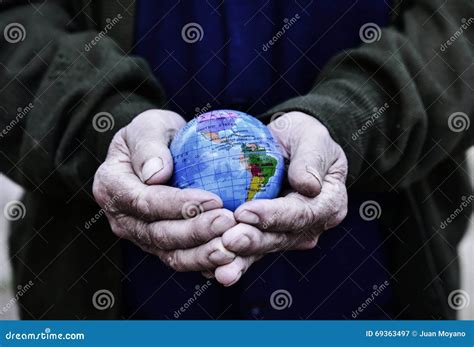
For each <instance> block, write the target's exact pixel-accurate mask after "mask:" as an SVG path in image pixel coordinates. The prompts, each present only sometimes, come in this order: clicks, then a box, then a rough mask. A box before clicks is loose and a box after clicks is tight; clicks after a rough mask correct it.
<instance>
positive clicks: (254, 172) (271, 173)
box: [170, 110, 284, 211]
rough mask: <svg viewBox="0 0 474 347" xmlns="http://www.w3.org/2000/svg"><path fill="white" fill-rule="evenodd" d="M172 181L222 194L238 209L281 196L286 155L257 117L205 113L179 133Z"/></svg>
mask: <svg viewBox="0 0 474 347" xmlns="http://www.w3.org/2000/svg"><path fill="white" fill-rule="evenodd" d="M170 150H171V153H172V155H173V161H174V174H173V179H172V184H173V185H174V186H176V187H178V188H183V189H184V188H199V189H204V190H207V191H210V192H213V193H215V194H217V195H218V196H219V197H220V198H221V199H222V201H223V203H224V207H225V208H227V209H229V210H231V211H234V210H235V209H236V208H237V207H239V206H240V205H241V204H243V203H244V202H246V201H250V200H254V199H271V198H275V197H276V196H278V193H279V191H280V187H281V182H282V179H283V175H284V159H283V156H282V155H281V151H280V148H279V145H278V143H277V142H276V141H275V139H274V138H273V136H272V134H271V132H270V131H269V130H268V128H267V127H266V126H265V125H264V124H263V123H262V122H260V121H259V120H258V119H256V118H254V117H252V116H250V115H248V114H246V113H243V112H240V111H234V110H216V111H211V112H207V113H204V114H202V115H199V116H197V117H195V118H194V119H193V120H191V121H190V122H188V124H186V126H185V127H184V128H182V129H181V130H180V131H179V132H178V133H177V134H176V136H175V137H174V139H173V141H172V143H171V146H170Z"/></svg>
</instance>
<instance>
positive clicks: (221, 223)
mask: <svg viewBox="0 0 474 347" xmlns="http://www.w3.org/2000/svg"><path fill="white" fill-rule="evenodd" d="M234 225H235V222H234V221H233V220H232V219H230V218H229V217H225V216H219V217H217V218H216V219H214V221H213V222H212V224H211V231H212V233H213V234H222V233H223V232H224V231H227V230H229V229H230V228H232V227H233V226H234Z"/></svg>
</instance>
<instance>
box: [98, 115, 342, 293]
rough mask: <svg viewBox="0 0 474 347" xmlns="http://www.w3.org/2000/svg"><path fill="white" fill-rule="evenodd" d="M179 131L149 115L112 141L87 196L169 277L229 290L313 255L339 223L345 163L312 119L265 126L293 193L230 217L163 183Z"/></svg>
mask: <svg viewBox="0 0 474 347" xmlns="http://www.w3.org/2000/svg"><path fill="white" fill-rule="evenodd" d="M184 124H185V121H184V120H183V119H182V118H181V117H180V116H179V115H178V114H176V113H173V112H169V111H163V110H148V111H146V112H143V113H142V114H140V115H138V116H137V117H136V118H135V119H134V120H133V122H132V123H130V124H129V125H128V126H126V127H125V128H123V129H121V130H120V131H119V132H118V133H117V134H116V136H115V137H114V139H113V141H112V143H111V145H110V148H109V153H108V155H107V158H106V160H105V162H104V163H103V164H102V165H101V166H100V168H99V169H98V171H97V173H96V176H95V180H94V186H93V192H94V196H95V199H96V200H97V202H98V203H99V205H100V206H101V207H102V208H103V209H104V211H106V215H107V218H108V220H109V223H110V225H111V227H112V231H113V232H114V233H115V234H116V235H117V236H118V237H121V238H125V239H128V240H130V241H132V242H134V243H135V244H137V245H138V246H140V247H141V248H142V249H143V250H144V251H146V252H149V253H151V254H154V255H157V256H158V257H159V258H160V259H161V260H162V261H163V262H164V263H165V264H167V265H169V266H170V267H172V268H173V269H175V270H177V271H201V272H202V273H203V274H204V275H205V276H206V277H216V279H217V280H218V281H219V282H220V283H222V284H223V285H225V286H230V285H232V284H234V283H236V282H237V281H238V280H239V279H240V278H241V276H242V274H243V273H245V271H247V269H248V268H249V267H250V266H251V265H252V264H253V263H254V262H256V261H257V260H259V259H260V258H261V257H263V256H264V255H265V254H266V253H270V252H276V251H283V250H308V249H311V248H313V247H315V246H316V244H317V241H318V238H319V235H320V234H321V233H322V232H323V231H325V230H327V229H329V228H332V227H334V226H336V225H338V224H339V223H340V222H341V221H342V220H343V219H344V217H345V215H346V213H347V193H346V188H345V179H346V175H347V160H346V157H345V155H344V152H343V151H342V149H341V147H340V146H339V145H338V144H336V143H335V142H334V141H333V140H332V138H331V137H330V135H329V133H328V131H327V129H326V128H325V127H324V126H323V125H322V124H321V123H320V122H319V121H317V120H316V119H314V118H313V117H310V116H308V115H306V114H304V113H301V112H290V113H286V114H284V115H282V116H281V117H279V118H277V119H276V120H275V121H273V122H271V123H270V124H269V125H268V127H269V129H270V131H271V132H272V133H273V135H274V136H275V138H276V139H277V141H279V143H280V144H281V146H282V149H283V152H284V153H283V154H284V156H285V158H286V159H289V161H290V165H289V167H288V181H289V183H290V186H291V188H292V189H293V190H292V191H290V192H289V193H288V194H286V195H285V196H283V197H280V198H277V199H272V200H254V201H250V202H247V203H245V204H243V205H242V206H240V207H239V208H238V209H237V210H236V211H235V213H234V214H232V212H230V211H228V210H225V209H223V208H222V201H221V199H220V198H219V197H218V196H216V195H215V194H212V193H210V192H206V191H203V190H199V189H184V190H181V189H178V188H173V187H169V186H166V185H165V184H166V183H167V182H168V181H169V179H170V178H171V175H172V172H173V160H172V157H171V153H170V151H169V149H168V145H169V142H170V140H171V138H172V136H173V135H174V133H175V132H176V131H177V129H179V128H181V127H182V126H184ZM282 124H284V125H285V126H284V127H282V126H281V125H282ZM196 214H197V216H196V217H195V218H191V217H193V216H194V215H196Z"/></svg>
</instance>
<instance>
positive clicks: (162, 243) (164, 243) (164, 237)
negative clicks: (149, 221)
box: [150, 224, 171, 250]
mask: <svg viewBox="0 0 474 347" xmlns="http://www.w3.org/2000/svg"><path fill="white" fill-rule="evenodd" d="M150 236H151V241H152V243H153V245H155V246H156V247H157V248H158V249H162V250H168V249H170V246H171V245H170V238H169V235H168V233H167V232H166V230H165V228H164V227H163V226H160V225H159V224H153V225H152V226H150Z"/></svg>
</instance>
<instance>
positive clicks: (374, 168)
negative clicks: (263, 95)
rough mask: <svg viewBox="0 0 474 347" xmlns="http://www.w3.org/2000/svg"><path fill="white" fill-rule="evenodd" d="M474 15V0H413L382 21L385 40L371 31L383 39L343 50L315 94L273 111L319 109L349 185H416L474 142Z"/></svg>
mask: <svg viewBox="0 0 474 347" xmlns="http://www.w3.org/2000/svg"><path fill="white" fill-rule="evenodd" d="M473 17H474V2H472V1H468V0H463V1H461V0H459V1H444V0H416V1H413V2H412V5H411V6H409V7H407V8H405V9H404V12H403V13H402V14H401V15H400V16H399V18H398V20H397V22H396V23H394V24H393V25H392V26H391V27H388V28H384V29H382V30H381V32H380V33H377V32H376V30H375V35H376V36H375V39H378V40H374V37H371V36H370V34H368V33H367V32H366V35H367V37H366V39H367V41H371V40H374V42H372V43H364V44H363V45H362V46H360V47H358V48H357V49H353V50H350V51H346V52H343V53H341V54H340V55H338V56H337V57H335V58H334V59H333V60H332V61H330V63H329V64H328V65H327V66H326V67H325V69H324V70H323V72H322V73H321V75H320V76H319V78H318V80H317V83H316V85H315V87H314V88H313V89H312V90H311V91H310V92H309V93H308V94H307V95H303V96H300V97H296V98H293V99H290V100H288V101H287V102H284V103H283V104H281V105H278V106H277V107H275V108H273V109H272V110H270V111H269V112H268V113H267V117H270V116H271V115H274V114H276V115H278V113H279V112H286V111H292V110H298V111H302V112H306V113H308V114H310V115H313V116H314V117H316V118H318V119H319V120H320V121H321V122H322V123H323V124H324V125H325V126H326V127H327V128H328V129H329V131H330V133H331V135H332V137H333V138H334V139H335V141H337V142H338V143H339V144H340V145H341V146H342V147H343V149H344V151H345V153H346V155H347V157H348V161H349V177H348V184H349V186H351V185H353V184H355V185H356V187H357V186H359V185H366V184H370V187H372V188H374V189H380V190H385V189H392V188H394V187H396V186H405V185H408V184H410V183H411V182H413V181H415V180H417V179H419V178H420V177H423V176H425V175H426V174H427V173H429V172H430V170H432V169H433V168H434V167H435V166H436V165H437V164H439V163H440V162H441V161H443V160H446V159H451V160H458V159H456V158H457V157H459V156H458V155H459V154H462V152H463V151H464V150H465V149H466V148H468V147H469V146H471V145H472V144H473V137H474V136H473V135H474V133H473V128H474V124H471V123H472V118H473V114H474V66H473V62H474V18H473ZM362 35H364V34H362ZM469 125H470V126H469ZM458 161H459V162H461V161H462V159H460V160H458Z"/></svg>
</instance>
